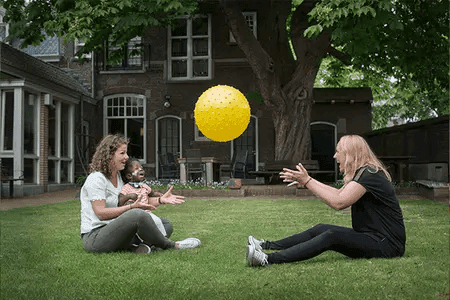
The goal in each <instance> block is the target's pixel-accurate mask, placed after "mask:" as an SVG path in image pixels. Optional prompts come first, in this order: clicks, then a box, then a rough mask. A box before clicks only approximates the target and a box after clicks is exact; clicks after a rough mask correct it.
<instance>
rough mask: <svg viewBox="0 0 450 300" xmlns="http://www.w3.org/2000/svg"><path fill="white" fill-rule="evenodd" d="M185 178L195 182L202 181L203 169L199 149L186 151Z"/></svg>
mask: <svg viewBox="0 0 450 300" xmlns="http://www.w3.org/2000/svg"><path fill="white" fill-rule="evenodd" d="M185 166H186V178H187V179H188V180H195V179H197V178H202V179H204V178H205V176H204V173H205V167H204V165H203V163H202V159H201V154H200V149H186V164H185Z"/></svg>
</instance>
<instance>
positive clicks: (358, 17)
mask: <svg viewBox="0 0 450 300" xmlns="http://www.w3.org/2000/svg"><path fill="white" fill-rule="evenodd" d="M27 2H29V3H28V4H27V5H25V1H24V0H4V1H3V2H2V3H0V5H2V6H4V7H5V9H6V16H5V21H6V22H8V23H10V28H9V31H10V37H11V38H12V37H20V38H22V39H23V43H22V47H26V46H28V45H37V44H39V42H40V41H42V40H43V39H44V38H45V35H44V31H45V32H46V33H47V34H48V35H50V36H52V35H54V34H57V35H58V36H64V38H65V41H67V40H70V39H83V40H84V41H85V46H84V47H83V48H81V53H89V52H91V51H98V52H102V51H104V47H105V41H108V40H109V41H110V43H111V44H112V45H116V46H124V45H125V43H127V42H128V41H129V40H130V39H131V38H134V37H135V36H138V35H142V34H143V33H144V31H145V30H146V29H147V28H150V27H159V26H167V25H168V24H170V22H171V21H172V20H173V18H175V17H177V16H180V15H186V14H193V13H196V12H198V11H197V10H198V8H197V5H198V1H197V0H156V1H155V0H119V1H117V0H77V1H75V0H33V1H27ZM303 2H304V1H303V0H293V1H292V5H293V7H294V9H295V7H297V6H299V5H302V4H303ZM308 2H309V1H308ZM309 17H310V24H309V25H310V26H309V27H308V28H306V30H305V32H304V34H305V35H306V36H308V37H311V38H312V37H314V36H316V35H318V34H320V33H321V32H328V33H329V34H330V36H331V41H332V46H333V47H334V48H336V49H339V51H341V52H342V53H344V54H345V55H346V56H347V57H349V58H350V60H351V66H352V67H351V68H350V67H347V66H344V65H342V64H340V63H339V62H337V61H336V60H334V61H333V60H332V61H329V62H328V63H327V68H328V67H329V69H322V74H321V73H319V75H318V76H319V77H318V78H317V80H316V86H317V85H319V86H327V87H351V86H354V87H356V86H358V87H361V86H369V87H371V88H372V90H373V94H374V98H375V102H376V104H383V105H377V106H375V107H374V128H380V127H383V126H385V124H386V120H387V119H389V118H390V117H392V116H398V117H404V118H407V119H411V120H419V119H423V118H427V117H430V116H435V115H442V114H447V113H448V112H449V109H448V98H449V94H448V93H449V92H448V91H449V80H448V78H449V50H448V45H449V31H450V30H449V22H448V20H449V9H448V0H432V1H431V0H417V1H412V0H411V1H400V0H394V1H392V0H378V1H373V0H320V1H317V4H316V5H315V7H314V8H313V9H312V11H311V12H310V13H309ZM288 20H290V18H288ZM286 28H287V30H291V25H290V23H289V24H287V25H286ZM81 53H79V54H81ZM122 56H123V53H121V51H120V50H118V51H115V53H113V55H112V56H111V57H109V59H110V63H115V62H118V61H121V59H122ZM324 72H325V73H324ZM391 78H394V79H395V82H391V81H390V79H391ZM257 101H261V99H259V98H258V99H257Z"/></svg>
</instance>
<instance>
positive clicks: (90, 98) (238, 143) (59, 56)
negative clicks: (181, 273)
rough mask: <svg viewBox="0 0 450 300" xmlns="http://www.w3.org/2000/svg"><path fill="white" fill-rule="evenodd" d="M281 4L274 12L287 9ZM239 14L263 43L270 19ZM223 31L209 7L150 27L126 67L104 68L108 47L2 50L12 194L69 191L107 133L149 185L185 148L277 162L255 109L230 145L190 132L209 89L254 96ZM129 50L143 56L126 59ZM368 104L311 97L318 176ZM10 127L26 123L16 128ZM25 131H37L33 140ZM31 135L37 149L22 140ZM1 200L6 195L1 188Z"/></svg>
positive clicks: (51, 43) (248, 72)
mask: <svg viewBox="0 0 450 300" xmlns="http://www.w3.org/2000/svg"><path fill="white" fill-rule="evenodd" d="M282 3H283V2H280V3H279V4H278V5H289V1H287V2H286V3H284V4H282ZM243 13H244V15H245V17H246V20H247V23H248V25H249V27H250V28H251V29H252V31H253V33H254V34H255V36H256V37H257V38H258V39H262V38H267V34H265V31H264V30H265V29H264V26H263V24H264V22H262V20H264V19H265V18H266V14H267V13H268V11H267V10H264V9H261V8H260V7H259V5H258V2H257V1H251V2H250V1H249V2H248V3H247V4H246V7H245V9H244V10H243ZM0 14H1V13H0ZM0 22H1V20H0ZM224 24H225V23H224V16H223V15H222V12H221V11H220V9H219V7H218V6H217V7H214V6H210V7H209V11H208V13H207V14H205V15H202V16H197V17H196V18H193V19H190V18H187V17H186V18H180V19H179V22H177V24H176V26H174V27H173V28H151V29H149V30H147V31H146V32H145V34H144V35H143V36H140V37H135V38H134V39H132V40H130V41H129V43H128V45H126V46H125V47H124V49H123V50H124V51H123V53H124V57H123V61H122V62H121V63H119V64H116V65H113V64H110V63H108V62H107V60H106V59H107V57H108V55H109V54H110V53H109V50H113V48H110V49H108V50H107V51H106V52H105V53H96V54H92V55H89V56H88V57H87V60H86V61H85V63H83V64H81V63H79V62H78V60H77V58H76V56H75V53H76V51H77V49H78V48H77V47H79V46H80V45H82V41H75V42H70V43H68V44H63V43H62V42H61V40H60V39H58V38H52V37H48V39H47V41H45V42H43V43H42V44H41V46H38V47H29V48H27V49H25V50H24V52H25V53H23V52H20V51H18V50H15V49H13V48H12V47H10V46H7V45H5V44H1V48H0V49H1V51H2V60H1V64H2V65H1V66H2V69H1V78H0V89H1V92H2V98H1V104H2V105H3V106H4V107H10V105H13V103H14V108H15V109H14V110H12V109H11V108H9V110H8V112H9V111H14V118H13V119H11V117H9V114H8V113H7V111H5V110H2V112H4V113H3V114H2V116H1V124H6V125H8V124H9V125H8V126H10V127H6V126H3V127H2V128H3V129H2V130H5V134H3V133H2V137H4V138H2V142H1V144H0V157H1V159H2V165H3V171H4V172H6V175H9V176H12V177H14V178H19V177H21V176H23V177H24V179H25V182H24V183H23V182H20V181H18V182H16V183H15V187H16V189H15V193H16V195H21V194H31V193H41V192H43V191H45V190H51V189H56V188H62V187H64V185H70V184H73V183H74V180H75V176H76V175H77V174H85V169H86V166H87V163H88V160H89V158H90V155H91V154H92V147H93V145H95V143H96V142H98V141H99V140H100V138H101V137H102V136H103V135H106V134H108V133H117V132H119V133H122V134H124V135H126V136H127V137H129V138H130V139H131V144H130V145H129V154H130V155H131V156H133V157H135V158H139V159H140V160H141V161H142V163H143V165H144V166H145V168H146V169H147V173H148V175H149V177H152V178H159V177H160V175H161V174H160V173H161V172H160V171H161V170H160V166H161V161H160V157H162V156H163V155H165V154H168V153H170V154H173V155H174V156H175V157H184V156H185V155H186V150H187V149H190V148H196V149H200V151H201V155H202V156H207V157H218V158H221V159H222V160H225V161H226V160H230V159H231V157H232V156H233V153H235V152H236V151H237V150H239V149H246V150H248V153H249V154H250V155H249V157H248V159H247V165H248V168H247V170H248V171H251V170H258V169H259V168H260V167H261V166H262V165H264V163H265V162H266V161H270V160H273V157H274V155H273V153H274V140H275V133H274V127H273V123H272V114H271V111H270V110H269V109H268V108H267V107H266V106H264V105H262V104H260V103H258V102H257V101H254V100H250V101H249V104H250V106H251V120H250V124H249V126H248V128H247V130H246V131H245V132H244V133H243V134H242V135H241V136H240V137H239V138H237V139H235V140H233V141H230V142H226V143H217V142H212V141H210V140H208V139H207V138H206V137H205V136H203V135H202V133H201V132H200V131H199V130H198V128H197V126H196V125H195V120H194V116H193V111H194V107H195V103H196V100H197V99H198V97H199V96H200V95H201V94H202V93H203V91H205V90H206V89H208V88H210V87H212V86H215V85H218V84H224V85H230V86H233V87H235V88H237V89H239V90H240V91H241V92H242V93H243V94H244V95H250V94H252V93H253V94H254V93H255V87H256V81H255V76H254V74H253V72H252V69H251V67H250V65H249V64H248V62H247V59H246V58H245V56H244V54H243V52H242V51H241V50H240V49H239V47H238V46H237V44H236V42H235V41H234V39H233V37H232V35H231V33H230V32H229V30H228V28H227V27H226V25H224ZM19 43H20V41H17V40H16V41H13V43H12V44H13V46H14V47H18V45H19ZM134 49H142V50H143V53H142V54H139V55H131V51H132V50H134ZM27 53H28V54H29V55H28V54H27ZM31 55H32V56H34V57H32V56H31ZM37 58H40V60H39V59H37ZM74 77H75V78H78V79H79V80H75V79H74ZM18 82H22V83H18ZM30 99H35V100H30ZM30 103H36V104H37V105H36V106H33V105H30ZM371 103H372V94H371V91H370V89H366V88H362V89H316V90H315V91H314V105H313V109H312V118H311V120H312V124H311V134H312V143H313V145H312V147H313V149H312V150H313V151H312V156H313V157H312V158H313V159H317V160H318V161H319V165H320V168H321V169H322V170H329V171H333V172H336V164H335V162H334V159H333V158H332V156H333V154H334V150H335V145H336V142H337V140H338V139H339V137H340V136H342V135H344V134H348V133H363V132H367V131H370V130H371ZM30 107H33V109H31V108H30ZM29 111H32V112H31V114H34V116H35V121H33V122H38V120H40V122H41V123H42V124H41V123H40V124H39V125H37V124H36V125H30V124H29V123H30V121H29V120H28V119H27V117H25V116H28V114H29ZM8 122H9V123H8ZM16 123H17V124H19V125H20V124H22V123H23V125H20V126H18V127H17V128H16ZM33 124H34V123H33ZM8 128H13V130H12V131H11V132H8ZM27 128H32V129H33V130H34V131H32V133H31V134H30V133H29V132H28V131H27V130H28V129H27ZM9 136H11V137H14V139H13V142H12V144H8V143H11V142H10V141H9V140H8V141H6V139H7V138H8V137H9ZM29 136H32V137H33V142H31V143H34V144H33V146H30V145H31V144H30V142H28V141H26V139H27V138H28V137H29ZM21 141H23V142H25V144H24V145H23V146H22V144H23V143H21ZM11 145H12V146H11ZM5 147H6V148H5ZM29 149H31V150H29ZM28 151H31V153H28ZM336 175H337V174H336V173H334V174H333V175H332V177H331V178H328V180H330V181H332V180H334V179H335V178H336ZM2 193H3V194H5V193H7V186H5V185H4V186H3V192H2Z"/></svg>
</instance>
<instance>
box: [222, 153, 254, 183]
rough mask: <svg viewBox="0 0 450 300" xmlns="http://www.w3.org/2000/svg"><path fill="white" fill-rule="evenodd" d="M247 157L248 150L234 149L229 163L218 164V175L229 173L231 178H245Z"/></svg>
mask: <svg viewBox="0 0 450 300" xmlns="http://www.w3.org/2000/svg"><path fill="white" fill-rule="evenodd" d="M247 158H248V150H237V151H235V152H234V154H233V158H232V159H231V162H230V164H224V165H221V166H220V174H221V175H220V176H221V177H222V176H223V174H224V173H229V174H230V176H231V177H232V178H247ZM238 176H239V177H238ZM241 176H242V177H241Z"/></svg>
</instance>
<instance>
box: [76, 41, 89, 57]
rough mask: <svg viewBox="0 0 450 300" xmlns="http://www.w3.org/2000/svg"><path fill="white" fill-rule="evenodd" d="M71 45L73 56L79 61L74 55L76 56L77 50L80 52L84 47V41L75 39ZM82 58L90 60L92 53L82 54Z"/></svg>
mask: <svg viewBox="0 0 450 300" xmlns="http://www.w3.org/2000/svg"><path fill="white" fill-rule="evenodd" d="M73 44H74V49H73V56H74V57H75V58H76V59H79V58H81V57H79V56H78V55H76V54H77V52H78V50H80V48H81V47H83V46H84V45H85V43H84V40H79V39H75V41H74V43H73ZM84 58H85V59H91V58H92V52H89V53H85V54H84Z"/></svg>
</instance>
